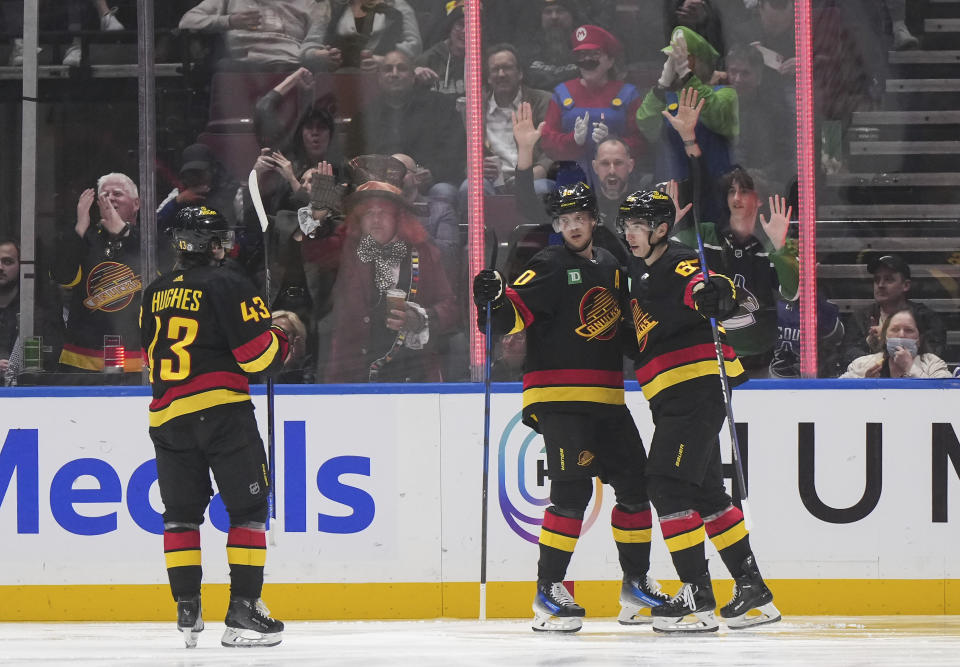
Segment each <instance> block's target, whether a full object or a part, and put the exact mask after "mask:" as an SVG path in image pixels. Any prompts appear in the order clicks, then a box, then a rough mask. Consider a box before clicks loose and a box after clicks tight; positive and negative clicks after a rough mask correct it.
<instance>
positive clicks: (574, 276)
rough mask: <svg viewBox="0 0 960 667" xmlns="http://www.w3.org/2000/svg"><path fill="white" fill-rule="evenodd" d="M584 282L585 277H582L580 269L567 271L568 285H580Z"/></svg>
mask: <svg viewBox="0 0 960 667" xmlns="http://www.w3.org/2000/svg"><path fill="white" fill-rule="evenodd" d="M582 282H583V276H581V275H580V269H567V284H568V285H579V284H580V283H582Z"/></svg>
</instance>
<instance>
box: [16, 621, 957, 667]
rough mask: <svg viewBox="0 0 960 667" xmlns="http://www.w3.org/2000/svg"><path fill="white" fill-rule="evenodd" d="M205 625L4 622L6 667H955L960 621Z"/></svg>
mask: <svg viewBox="0 0 960 667" xmlns="http://www.w3.org/2000/svg"><path fill="white" fill-rule="evenodd" d="M222 631H223V624H222V623H216V622H208V623H207V628H206V630H205V631H204V632H203V634H202V635H201V637H200V642H199V645H198V647H197V648H196V649H193V650H187V649H184V648H183V643H182V641H181V639H180V635H179V634H178V633H177V632H176V629H175V624H174V623H173V622H170V623H163V624H161V623H4V624H0V664H4V665H7V664H9V665H64V664H70V665H178V666H183V667H188V666H191V665H325V666H326V665H356V666H357V667H360V666H368V665H372V666H379V665H391V666H399V667H407V666H409V667H433V666H440V665H468V666H472V665H476V666H478V667H479V666H483V667H487V666H493V667H525V666H528V665H531V666H532V665H544V666H547V665H560V666H562V667H576V666H580V665H583V666H588V665H589V666H593V665H596V666H599V667H607V666H614V665H684V666H686V667H694V666H697V665H735V666H736V667H745V666H747V665H816V666H817V667H823V666H824V665H864V666H866V665H871V666H872V665H898V666H902V665H908V666H909V667H918V666H920V665H958V664H960V616H861V617H834V616H830V617H825V616H797V617H793V618H787V619H785V620H784V621H782V622H780V623H775V624H773V625H768V626H763V627H758V628H755V629H753V630H741V631H731V630H728V629H726V628H725V627H724V626H723V625H721V628H720V631H719V632H718V633H709V634H706V635H692V636H691V635H688V636H664V635H659V634H654V632H653V631H652V630H651V629H650V627H649V626H643V627H632V628H628V627H623V626H620V625H618V624H617V623H616V621H615V620H607V619H603V620H591V619H587V621H586V623H585V624H584V627H583V629H582V630H581V631H580V632H578V633H576V634H572V635H557V634H541V633H534V632H532V631H531V630H530V625H529V620H528V619H518V620H514V621H504V620H496V621H486V622H478V621H462V620H436V621H433V620H431V621H384V622H379V621H357V622H300V621H293V622H290V623H288V624H287V629H286V631H285V632H284V640H283V643H282V644H281V645H280V646H277V647H274V648H258V649H227V648H223V647H221V646H220V633H221V632H222Z"/></svg>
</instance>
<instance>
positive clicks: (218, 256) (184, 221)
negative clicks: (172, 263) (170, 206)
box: [170, 206, 235, 264]
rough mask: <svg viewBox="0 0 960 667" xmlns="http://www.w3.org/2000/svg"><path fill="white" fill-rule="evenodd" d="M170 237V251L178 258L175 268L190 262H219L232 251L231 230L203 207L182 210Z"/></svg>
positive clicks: (208, 209) (216, 215)
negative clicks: (227, 252) (171, 240)
mask: <svg viewBox="0 0 960 667" xmlns="http://www.w3.org/2000/svg"><path fill="white" fill-rule="evenodd" d="M170 233H171V235H172V237H173V248H174V250H176V251H177V252H178V254H179V256H180V262H178V264H180V263H182V262H183V261H184V260H187V261H190V260H191V259H192V261H194V262H199V263H204V261H205V260H204V258H206V259H207V260H209V261H219V260H222V259H223V258H224V255H225V252H226V251H227V250H230V249H231V248H233V244H234V240H235V236H234V230H233V228H232V227H231V226H230V223H229V222H228V221H227V219H226V218H225V217H223V216H222V215H221V214H220V213H219V212H218V211H215V210H213V209H211V208H207V207H206V206H191V207H188V208H185V209H182V210H181V211H180V212H179V213H178V214H177V218H176V221H175V222H174V224H173V227H171V229H170ZM191 256H197V257H191ZM188 258H190V259H188Z"/></svg>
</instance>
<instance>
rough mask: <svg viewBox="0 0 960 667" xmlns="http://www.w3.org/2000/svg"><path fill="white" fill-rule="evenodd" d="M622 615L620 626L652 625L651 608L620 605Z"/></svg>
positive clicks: (619, 617)
mask: <svg viewBox="0 0 960 667" xmlns="http://www.w3.org/2000/svg"><path fill="white" fill-rule="evenodd" d="M620 604H621V605H622V606H621V608H620V615H619V616H617V622H618V623H619V624H620V625H650V624H651V623H653V617H652V616H650V607H648V606H646V605H636V604H624V603H622V602H621V603H620Z"/></svg>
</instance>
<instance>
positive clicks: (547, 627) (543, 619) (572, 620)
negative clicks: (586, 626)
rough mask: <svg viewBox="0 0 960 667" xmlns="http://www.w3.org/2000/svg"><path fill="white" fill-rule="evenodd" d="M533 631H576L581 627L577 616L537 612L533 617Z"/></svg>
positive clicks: (580, 621) (581, 623) (581, 622)
mask: <svg viewBox="0 0 960 667" xmlns="http://www.w3.org/2000/svg"><path fill="white" fill-rule="evenodd" d="M530 627H531V628H533V631H534V632H576V631H577V630H579V629H580V628H582V627H583V621H582V620H581V619H580V617H579V616H552V615H550V614H541V613H538V614H537V615H536V616H534V617H533V625H531V626H530Z"/></svg>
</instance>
